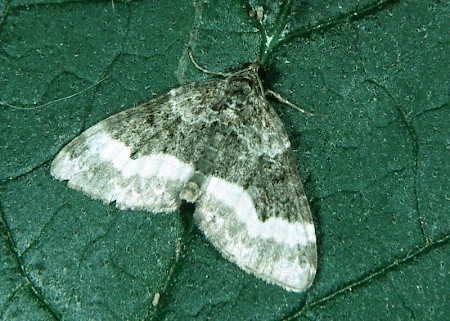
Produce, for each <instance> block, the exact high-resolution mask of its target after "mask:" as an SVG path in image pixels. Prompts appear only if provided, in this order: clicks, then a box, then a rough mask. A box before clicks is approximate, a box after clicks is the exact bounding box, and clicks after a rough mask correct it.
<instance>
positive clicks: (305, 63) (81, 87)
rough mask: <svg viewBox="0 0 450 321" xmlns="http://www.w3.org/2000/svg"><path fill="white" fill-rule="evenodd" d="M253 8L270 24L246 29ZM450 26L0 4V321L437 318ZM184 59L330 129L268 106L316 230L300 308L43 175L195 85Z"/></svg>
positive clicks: (385, 9) (185, 5)
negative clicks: (256, 85) (96, 136)
mask: <svg viewBox="0 0 450 321" xmlns="http://www.w3.org/2000/svg"><path fill="white" fill-rule="evenodd" d="M260 5H262V6H263V8H264V19H263V20H262V21H258V20H256V19H255V18H254V17H253V18H252V17H249V15H248V13H249V12H250V10H252V9H255V8H256V7H257V6H260ZM448 9H449V7H448V4H446V3H445V2H443V1H442V2H441V1H413V2H400V1H380V0H377V1H375V0H373V1H368V0H366V1H362V0H361V1H358V2H357V3H356V4H355V2H354V1H344V2H339V3H335V2H330V1H310V2H306V1H302V2H298V3H297V2H294V1H286V2H283V3H281V4H278V3H276V2H273V1H255V0H251V1H249V2H245V1H243V2H239V3H238V2H235V1H210V2H203V1H195V2H194V3H193V4H192V3H190V2H187V1H164V2H161V1H158V2H156V1H134V2H128V1H125V2H118V1H112V2H111V1H95V2H94V1H92V2H85V1H84V2H73V1H72V2H64V1H45V2H44V1H5V2H2V3H0V39H1V42H0V103H1V106H0V108H1V112H0V115H1V116H0V117H1V119H0V123H1V124H2V127H1V136H0V138H1V141H0V146H1V147H2V151H1V153H0V155H1V156H0V159H1V166H0V177H1V195H0V201H1V208H0V214H1V225H0V242H1V252H0V259H1V269H2V270H1V273H0V316H1V318H2V319H4V320H58V319H72V320H143V319H144V320H191V319H195V320H206V319H214V320H249V319H252V320H282V319H298V320H303V319H309V320H372V319H374V318H375V319H381V320H392V319H395V320H411V319H417V320H443V319H445V318H446V317H447V316H448V315H450V308H449V307H448V288H450V275H449V274H450V273H449V270H450V269H449V263H450V258H449V255H448V253H449V238H450V236H449V235H450V232H449V226H450V224H449V223H450V219H449V215H448V213H450V196H449V195H450V194H449V189H448V182H449V181H450V162H449V159H450V158H449V156H450V138H449V137H450V126H449V109H450V104H449V92H448V75H449V74H450V70H449V69H450V68H449V66H450V64H448V58H447V56H448V52H449V42H448V39H447V38H444V37H445V36H446V34H447V32H446V29H445V27H446V26H448V23H447V20H448V17H447V15H446V14H445V13H446V12H447V13H448ZM269 40H271V41H270V42H269ZM189 46H190V47H192V48H193V53H194V56H195V58H196V60H197V61H198V62H199V63H200V64H201V65H202V66H204V67H206V68H207V69H210V70H215V71H224V70H225V71H226V70H236V69H239V68H240V66H241V65H242V64H243V63H245V62H248V61H255V60H260V61H262V62H263V63H264V64H265V66H266V67H268V75H267V77H266V79H265V85H266V86H267V87H268V88H271V89H272V90H275V91H277V92H279V93H280V94H282V95H283V96H284V97H285V98H287V99H289V100H290V101H292V102H295V103H296V104H298V105H299V106H301V107H302V108H304V109H307V110H312V111H315V112H317V113H320V114H325V115H327V117H311V116H307V115H303V114H300V113H298V112H297V111H295V110H292V109H289V108H288V107H287V106H284V105H281V104H279V103H276V102H273V103H274V105H275V107H276V108H277V110H278V111H279V113H280V115H281V117H282V120H283V121H284V123H285V125H286V128H287V130H288V132H289V133H290V137H291V141H292V145H293V146H294V148H295V152H296V157H297V159H298V164H299V170H300V173H301V174H302V178H303V182H304V185H305V190H306V192H307V195H308V197H309V199H310V203H311V208H312V212H313V216H314V220H315V225H316V230H317V238H318V246H319V270H318V274H317V277H316V280H315V282H314V284H313V286H312V288H311V289H310V290H308V291H307V292H305V293H303V294H293V293H289V292H286V291H284V290H282V289H280V288H278V287H276V286H271V285H267V284H265V283H264V282H263V281H261V280H258V279H256V278H255V277H253V276H251V275H248V274H246V273H245V272H243V271H241V270H240V269H239V268H237V267H236V266H235V265H233V264H232V263H229V262H227V261H226V260H225V259H223V258H222V257H221V255H220V254H219V253H218V252H217V251H216V250H215V249H214V248H213V247H212V246H211V245H210V244H209V243H208V242H207V241H206V240H205V238H204V237H203V236H202V234H201V233H199V232H198V231H196V230H194V232H193V234H191V235H189V234H186V232H185V231H184V226H183V218H182V217H180V215H179V213H167V214H158V215H155V214H151V213H147V212H142V211H121V210H118V209H116V208H115V207H114V205H113V204H110V205H105V204H103V203H101V202H98V201H94V200H91V199H90V198H89V197H87V196H85V195H84V194H82V193H79V192H77V191H73V190H71V189H69V188H67V186H66V184H65V183H63V182H58V181H55V180H54V179H53V178H52V177H51V175H50V172H49V165H50V162H51V160H52V159H53V157H54V156H55V155H56V153H57V152H58V151H59V149H61V148H62V146H64V145H65V144H66V143H67V142H69V141H70V140H72V139H73V138H74V137H76V136H77V135H78V134H79V133H81V131H83V130H84V129H86V128H88V127H89V126H91V125H93V124H95V123H96V122H98V121H99V120H102V119H104V118H106V117H107V116H109V115H112V114H114V113H116V112H118V111H120V110H123V109H125V108H128V107H130V106H132V105H135V104H137V103H139V102H142V101H145V100H148V99H150V98H151V97H153V96H154V95H158V94H160V93H163V92H164V91H167V90H168V89H170V88H172V87H174V86H177V85H178V84H180V83H183V82H187V81H195V80H199V79H202V78H208V77H209V75H205V74H202V73H200V72H199V71H198V70H196V69H195V68H194V67H193V66H192V64H191V62H190V61H189V58H188V57H187V55H186V52H187V48H188V47H189ZM13 106H15V107H13ZM19 108H20V109H19ZM157 292H158V293H160V294H161V299H160V301H159V304H158V305H157V306H156V307H154V306H153V305H152V300H153V297H154V295H155V293H157Z"/></svg>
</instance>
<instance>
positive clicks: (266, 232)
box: [51, 64, 317, 292]
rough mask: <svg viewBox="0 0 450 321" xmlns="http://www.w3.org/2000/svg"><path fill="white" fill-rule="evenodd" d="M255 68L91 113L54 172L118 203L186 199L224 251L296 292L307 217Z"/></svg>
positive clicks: (307, 281) (310, 259)
mask: <svg viewBox="0 0 450 321" xmlns="http://www.w3.org/2000/svg"><path fill="white" fill-rule="evenodd" d="M258 68H259V66H258V65H257V64H251V65H249V66H248V67H246V68H245V69H243V70H241V71H239V72H236V73H234V74H230V75H226V76H225V77H223V78H218V79H211V80H206V81H200V82H194V83H190V84H186V85H182V86H180V87H178V88H175V89H172V90H170V91H169V92H167V93H166V94H163V95H161V96H159V97H156V98H154V99H152V100H150V101H149V102H147V103H144V104H142V105H140V106H137V107H134V108H130V109H128V110H125V111H122V112H120V113H118V114H116V115H113V116H111V117H109V118H107V119H105V120H103V121H101V122H99V123H98V124H96V125H94V126H93V127H91V128H89V129H88V130H86V131H85V132H83V133H82V134H81V135H80V136H78V137H77V138H75V139H74V140H73V141H72V142H70V143H69V144H68V145H67V146H65V147H64V148H63V149H62V150H61V151H60V152H59V154H58V155H57V156H56V158H55V159H54V161H53V163H52V167H51V173H52V175H53V176H54V177H55V178H57V179H59V180H67V181H68V185H69V187H71V188H74V189H77V190H80V191H83V192H84V193H86V194H87V195H89V196H90V197H92V198H95V199H99V200H102V201H104V202H106V203H110V202H113V201H115V202H116V205H117V206H118V207H119V208H122V209H144V210H148V211H150V212H154V213H158V212H167V211H176V210H177V209H179V207H180V205H181V203H182V202H192V203H194V204H195V211H194V220H195V222H196V223H197V224H198V226H199V228H200V229H201V230H202V231H203V233H204V234H205V236H206V237H207V239H208V240H209V241H210V242H211V243H212V244H213V245H214V246H215V247H216V248H217V249H218V250H219V251H220V252H221V253H222V255H223V256H224V257H225V258H226V259H228V260H229V261H231V262H234V263H235V264H236V265H238V266H239V267H240V268H241V269H243V270H244V271H246V272H248V273H251V274H253V275H255V276H257V277H259V278H261V279H263V280H265V281H267V282H268V283H271V284H275V285H278V286H281V287H283V288H284V289H286V290H288V291H294V292H301V291H304V290H305V289H306V288H308V287H309V286H310V285H311V283H312V281H313V279H314V276H315V273H316V266H317V253H316V238H315V232H314V225H313V222H312V218H311V212H310V209H309V205H308V201H307V199H306V196H305V192H304V191H303V187H302V184H301V181H300V178H299V175H298V172H297V169H296V166H295V163H294V160H293V156H292V152H291V148H290V143H289V140H288V136H287V134H286V131H285V129H284V127H283V124H282V122H281V120H280V118H279V117H278V115H277V114H276V113H275V111H274V109H273V108H272V107H271V106H270V105H269V103H268V101H267V100H266V97H265V93H264V89H263V87H262V85H261V80H260V78H259V76H258Z"/></svg>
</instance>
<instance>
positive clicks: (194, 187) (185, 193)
mask: <svg viewBox="0 0 450 321" xmlns="http://www.w3.org/2000/svg"><path fill="white" fill-rule="evenodd" d="M204 183H205V175H203V174H202V173H200V172H195V173H194V175H192V177H191V178H190V179H189V180H188V181H187V182H186V184H184V186H183V189H182V190H181V192H180V199H181V200H182V201H186V202H188V203H195V202H196V201H197V199H198V198H199V197H200V195H202V193H203V186H204Z"/></svg>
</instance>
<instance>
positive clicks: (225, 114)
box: [220, 108, 239, 124]
mask: <svg viewBox="0 0 450 321" xmlns="http://www.w3.org/2000/svg"><path fill="white" fill-rule="evenodd" d="M238 120H239V117H238V115H237V114H236V111H235V110H234V109H230V108H227V109H224V110H222V112H221V113H220V121H221V122H222V123H223V124H233V123H235V122H237V121H238Z"/></svg>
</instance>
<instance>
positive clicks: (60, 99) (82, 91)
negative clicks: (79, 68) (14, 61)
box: [0, 76, 109, 110]
mask: <svg viewBox="0 0 450 321" xmlns="http://www.w3.org/2000/svg"><path fill="white" fill-rule="evenodd" d="M108 77H109V76H106V77H103V78H102V79H100V80H99V81H97V82H96V83H94V84H92V85H90V86H88V87H86V88H84V89H83V90H80V91H79V92H77V93H74V94H72V95H69V96H66V97H61V98H58V99H55V100H52V101H49V102H46V103H45V104H42V105H38V106H34V107H19V106H14V105H11V104H8V103H5V102H4V101H1V100H0V106H6V107H11V108H13V109H19V110H34V109H40V108H43V107H45V106H48V105H52V104H55V103H57V102H60V101H64V100H67V99H70V98H73V97H76V96H78V95H80V94H82V93H84V92H85V91H87V90H89V89H91V88H93V87H95V86H97V85H98V84H100V83H101V82H103V81H104V80H105V79H106V78H108Z"/></svg>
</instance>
